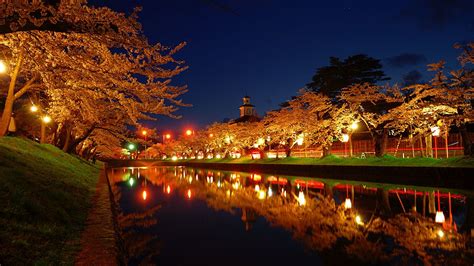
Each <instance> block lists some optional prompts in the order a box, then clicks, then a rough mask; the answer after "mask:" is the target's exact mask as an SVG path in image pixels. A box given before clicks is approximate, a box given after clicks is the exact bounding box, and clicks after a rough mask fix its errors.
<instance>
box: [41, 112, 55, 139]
mask: <svg viewBox="0 0 474 266" xmlns="http://www.w3.org/2000/svg"><path fill="white" fill-rule="evenodd" d="M51 120H52V119H51V117H50V116H49V115H44V116H43V117H42V118H41V122H42V123H41V138H40V143H45V141H46V124H48V123H50V122H51Z"/></svg>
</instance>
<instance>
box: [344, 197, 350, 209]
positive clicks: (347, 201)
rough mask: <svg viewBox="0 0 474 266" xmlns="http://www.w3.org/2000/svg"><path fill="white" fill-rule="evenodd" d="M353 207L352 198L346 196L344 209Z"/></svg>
mask: <svg viewBox="0 0 474 266" xmlns="http://www.w3.org/2000/svg"><path fill="white" fill-rule="evenodd" d="M351 208H352V201H351V199H350V198H346V201H344V209H346V210H347V209H351Z"/></svg>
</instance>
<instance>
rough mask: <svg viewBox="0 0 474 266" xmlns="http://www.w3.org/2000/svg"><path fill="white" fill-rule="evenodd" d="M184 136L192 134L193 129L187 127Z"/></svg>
mask: <svg viewBox="0 0 474 266" xmlns="http://www.w3.org/2000/svg"><path fill="white" fill-rule="evenodd" d="M184 133H185V134H186V136H188V137H189V136H191V135H192V134H193V131H192V130H191V129H187V130H186V132H184Z"/></svg>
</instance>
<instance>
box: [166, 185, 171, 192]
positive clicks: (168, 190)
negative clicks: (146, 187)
mask: <svg viewBox="0 0 474 266" xmlns="http://www.w3.org/2000/svg"><path fill="white" fill-rule="evenodd" d="M166 193H168V194H170V193H171V187H170V185H168V186H167V187H166Z"/></svg>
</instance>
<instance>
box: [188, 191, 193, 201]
mask: <svg viewBox="0 0 474 266" xmlns="http://www.w3.org/2000/svg"><path fill="white" fill-rule="evenodd" d="M191 196H192V193H191V189H188V199H190V198H191Z"/></svg>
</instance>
